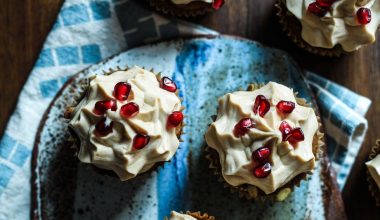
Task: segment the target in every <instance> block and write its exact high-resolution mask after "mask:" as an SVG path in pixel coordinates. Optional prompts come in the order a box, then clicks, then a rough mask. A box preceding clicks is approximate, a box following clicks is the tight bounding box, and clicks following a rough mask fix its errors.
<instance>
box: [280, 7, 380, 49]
mask: <svg viewBox="0 0 380 220" xmlns="http://www.w3.org/2000/svg"><path fill="white" fill-rule="evenodd" d="M285 1H286V7H287V9H288V10H289V11H290V12H291V13H292V14H293V15H294V16H295V17H297V18H298V20H299V21H300V22H301V25H302V32H301V36H302V38H303V39H304V40H305V41H306V42H307V43H308V44H310V45H311V46H314V47H321V48H328V49H329V48H333V47H334V46H336V45H341V46H342V48H343V50H345V51H347V52H352V51H355V50H357V49H359V48H360V47H362V46H363V45H366V44H370V43H373V42H374V41H375V36H376V31H377V29H378V27H379V23H380V1H379V0H337V1H335V2H334V3H333V4H332V6H331V8H330V9H329V10H328V11H327V13H326V15H324V16H323V17H318V16H316V15H314V14H312V13H310V12H308V10H307V9H308V6H309V4H310V3H313V2H315V0H285ZM360 8H367V9H369V10H370V11H371V15H372V16H371V17H372V19H371V22H370V23H369V24H366V25H361V24H360V23H359V22H358V19H357V18H356V13H357V11H358V10H359V9H360Z"/></svg>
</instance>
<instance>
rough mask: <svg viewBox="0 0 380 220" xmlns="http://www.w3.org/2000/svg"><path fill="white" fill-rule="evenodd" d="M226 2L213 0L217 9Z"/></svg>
mask: <svg viewBox="0 0 380 220" xmlns="http://www.w3.org/2000/svg"><path fill="white" fill-rule="evenodd" d="M223 4H224V0H214V1H213V2H212V7H213V8H214V9H215V10H218V9H219V8H221V7H222V6H223Z"/></svg>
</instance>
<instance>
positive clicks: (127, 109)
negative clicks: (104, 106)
mask: <svg viewBox="0 0 380 220" xmlns="http://www.w3.org/2000/svg"><path fill="white" fill-rule="evenodd" d="M139 110H140V107H139V106H138V105H137V104H136V103H134V102H130V103H128V104H125V105H123V106H121V108H120V115H121V116H123V117H125V118H132V117H135V116H136V115H137V114H138V113H139Z"/></svg>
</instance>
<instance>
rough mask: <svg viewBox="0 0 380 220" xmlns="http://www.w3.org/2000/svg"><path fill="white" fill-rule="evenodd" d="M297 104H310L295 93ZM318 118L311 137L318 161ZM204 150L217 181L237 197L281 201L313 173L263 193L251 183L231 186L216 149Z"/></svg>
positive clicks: (320, 151)
mask: <svg viewBox="0 0 380 220" xmlns="http://www.w3.org/2000/svg"><path fill="white" fill-rule="evenodd" d="M262 86H263V85H260V84H251V85H249V86H248V88H247V91H254V90H256V89H259V88H261V87H262ZM295 96H296V100H297V104H299V105H302V106H307V107H310V105H308V104H307V102H306V100H305V99H303V98H297V94H296V93H295ZM212 118H213V121H215V119H216V116H213V117H212ZM317 119H318V125H319V130H318V131H317V133H316V134H315V135H314V138H313V153H314V155H315V160H316V161H318V160H319V159H320V158H321V157H322V156H323V148H324V146H325V143H324V140H323V138H324V134H323V133H322V131H321V127H322V124H321V122H320V121H321V120H320V117H319V116H317ZM205 151H206V158H207V159H208V160H209V161H210V165H209V168H210V169H212V170H214V172H213V173H214V175H216V176H218V177H219V179H218V181H219V182H222V183H223V184H224V186H225V188H229V189H230V191H231V193H238V195H239V197H240V198H241V197H245V198H246V199H248V200H251V199H253V200H255V201H261V202H263V201H267V200H270V201H276V202H281V201H284V200H285V199H286V198H287V197H288V196H289V195H290V193H291V192H292V191H293V190H294V188H295V187H299V186H300V184H301V181H302V180H307V179H308V177H309V176H310V175H311V174H312V173H313V172H312V171H310V172H307V173H301V174H299V175H297V176H296V177H295V178H293V179H292V180H291V181H290V182H288V183H287V184H285V185H284V186H282V187H281V188H279V189H277V190H276V191H275V192H273V193H271V194H265V193H264V191H262V190H261V189H259V188H258V187H256V186H253V185H248V184H244V185H240V186H232V185H230V184H228V183H227V182H226V181H225V179H224V178H223V175H222V171H221V170H222V168H221V165H220V162H219V161H220V160H219V155H218V153H217V151H216V150H214V149H213V148H211V147H209V146H206V148H205Z"/></svg>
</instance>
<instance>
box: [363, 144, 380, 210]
mask: <svg viewBox="0 0 380 220" xmlns="http://www.w3.org/2000/svg"><path fill="white" fill-rule="evenodd" d="M365 164H366V166H367V168H368V172H367V180H368V182H369V191H370V193H371V195H372V197H373V198H374V199H375V200H376V205H377V206H380V140H378V141H377V142H376V145H375V146H374V147H373V148H372V150H371V153H370V155H369V161H368V162H366V163H365Z"/></svg>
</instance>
